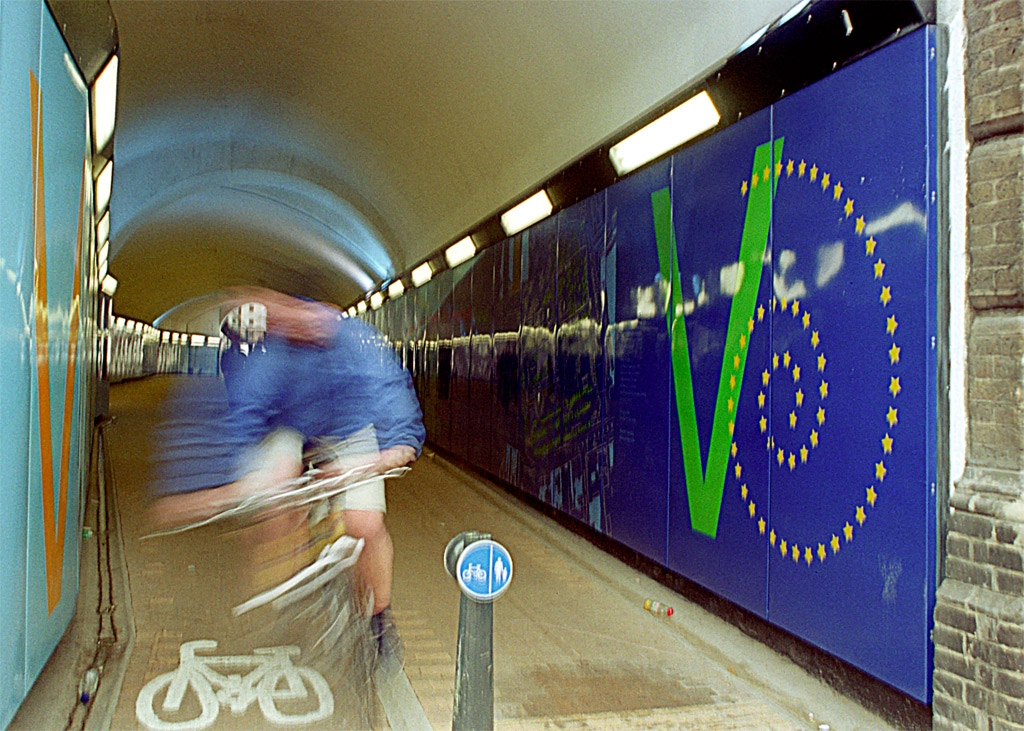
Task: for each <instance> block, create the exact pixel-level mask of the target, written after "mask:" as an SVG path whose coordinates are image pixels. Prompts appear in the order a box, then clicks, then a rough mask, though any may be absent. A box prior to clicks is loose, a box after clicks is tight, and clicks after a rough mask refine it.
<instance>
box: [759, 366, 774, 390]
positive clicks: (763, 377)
mask: <svg viewBox="0 0 1024 731" xmlns="http://www.w3.org/2000/svg"><path fill="white" fill-rule="evenodd" d="M771 377H772V375H771V373H769V372H768V369H767V368H765V369H764V373H762V374H761V383H763V384H764V385H765V386H767V385H768V379H770V378H771Z"/></svg>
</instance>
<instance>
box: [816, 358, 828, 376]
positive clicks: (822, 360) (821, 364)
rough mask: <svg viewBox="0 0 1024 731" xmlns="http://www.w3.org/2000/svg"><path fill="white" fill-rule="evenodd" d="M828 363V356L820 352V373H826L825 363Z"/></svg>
mask: <svg viewBox="0 0 1024 731" xmlns="http://www.w3.org/2000/svg"><path fill="white" fill-rule="evenodd" d="M826 363H828V358H826V357H825V354H824V353H820V354H819V355H818V372H819V373H824V372H825V364H826Z"/></svg>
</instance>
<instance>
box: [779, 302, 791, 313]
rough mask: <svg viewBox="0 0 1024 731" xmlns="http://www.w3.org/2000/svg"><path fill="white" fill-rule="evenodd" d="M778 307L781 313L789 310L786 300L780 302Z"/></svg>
mask: <svg viewBox="0 0 1024 731" xmlns="http://www.w3.org/2000/svg"><path fill="white" fill-rule="evenodd" d="M780 306H781V307H782V311H783V312H785V311H786V310H788V309H789V302H788V301H787V300H781V301H780Z"/></svg>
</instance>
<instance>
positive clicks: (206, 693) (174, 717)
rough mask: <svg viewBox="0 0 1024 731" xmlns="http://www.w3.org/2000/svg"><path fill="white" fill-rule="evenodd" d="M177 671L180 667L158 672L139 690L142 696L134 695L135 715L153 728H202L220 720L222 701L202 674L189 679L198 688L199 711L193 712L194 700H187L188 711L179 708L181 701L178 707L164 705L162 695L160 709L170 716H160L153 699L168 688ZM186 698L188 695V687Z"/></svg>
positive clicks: (183, 730) (194, 730)
mask: <svg viewBox="0 0 1024 731" xmlns="http://www.w3.org/2000/svg"><path fill="white" fill-rule="evenodd" d="M178 672H179V671H178V670H171V671H170V672H167V673H163V674H162V675H157V676H156V677H155V678H153V679H152V680H150V681H149V682H148V683H146V684H145V685H144V686H142V690H140V691H139V697H138V698H136V699H135V716H136V718H138V719H139V722H140V723H142V724H143V725H144V726H145V727H146V728H148V729H152V731H199V729H204V728H206V727H208V726H212V725H213V722H214V721H216V720H217V714H218V713H219V712H220V703H219V702H218V701H217V697H216V695H214V693H213V688H211V687H210V684H209V683H207V682H206V680H205V679H204V678H202V677H201V676H200V677H198V678H190V679H189V683H188V687H189V688H191V689H192V690H193V691H194V692H195V695H196V698H197V699H198V705H199V709H198V710H199V713H198V715H194V711H195V704H194V703H191V702H189V703H187V704H186V708H187V709H188V710H185V711H181V710H180V708H181V706H180V705H179V706H178V707H176V708H165V707H164V700H163V699H165V698H166V696H163V699H161V700H160V710H161V711H162V712H163V714H164V715H165V716H168V717H170V718H168V719H164V718H161V717H160V714H159V713H158V712H157V709H156V706H154V705H153V704H154V701H156V700H157V696H158V695H161V691H164V692H166V690H167V688H168V687H170V685H171V681H172V680H174V678H175V676H176V675H177V674H178ZM186 698H188V695H187V691H186Z"/></svg>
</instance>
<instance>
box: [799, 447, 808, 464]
mask: <svg viewBox="0 0 1024 731" xmlns="http://www.w3.org/2000/svg"><path fill="white" fill-rule="evenodd" d="M807 454H808V452H807V446H806V445H805V446H802V447H800V463H801V464H807Z"/></svg>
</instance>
